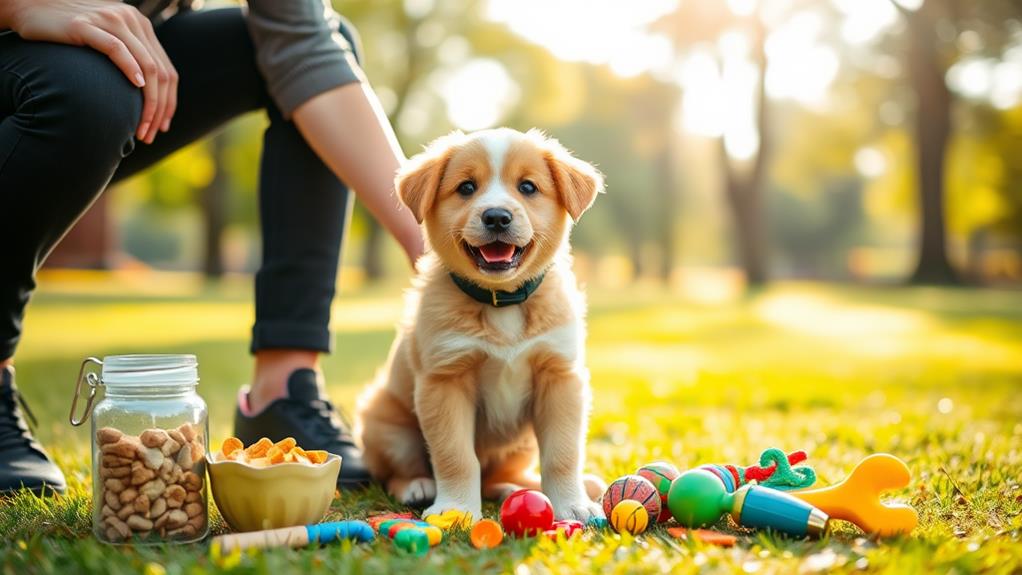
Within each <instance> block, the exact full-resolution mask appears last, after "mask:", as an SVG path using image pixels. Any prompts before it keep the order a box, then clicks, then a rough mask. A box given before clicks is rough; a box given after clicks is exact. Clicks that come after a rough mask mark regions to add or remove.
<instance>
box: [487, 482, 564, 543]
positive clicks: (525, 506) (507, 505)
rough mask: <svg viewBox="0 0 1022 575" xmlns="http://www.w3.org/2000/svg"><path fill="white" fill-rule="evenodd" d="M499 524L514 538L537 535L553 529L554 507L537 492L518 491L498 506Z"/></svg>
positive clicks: (544, 496) (529, 490) (530, 490)
mask: <svg viewBox="0 0 1022 575" xmlns="http://www.w3.org/2000/svg"><path fill="white" fill-rule="evenodd" d="M500 523H501V525H503V526H504V531H506V532H508V533H510V534H511V535H513V536H515V537H529V536H535V535H539V534H541V533H543V532H544V531H547V530H548V529H551V528H552V527H553V524H554V506H553V505H551V503H550V500H549V499H547V496H546V495H543V494H542V493H540V492H539V491H534V490H532V489H520V490H518V491H515V492H514V493H512V494H511V495H508V496H507V499H505V500H504V503H503V504H502V505H501V506H500Z"/></svg>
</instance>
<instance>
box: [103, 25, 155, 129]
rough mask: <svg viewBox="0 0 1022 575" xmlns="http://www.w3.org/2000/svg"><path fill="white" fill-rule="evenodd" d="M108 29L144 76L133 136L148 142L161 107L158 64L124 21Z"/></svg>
mask: <svg viewBox="0 0 1022 575" xmlns="http://www.w3.org/2000/svg"><path fill="white" fill-rule="evenodd" d="M108 31H109V32H110V33H111V34H113V35H115V36H117V37H118V38H119V39H120V40H121V41H122V42H124V45H125V46H127V47H128V50H129V51H130V52H131V55H132V56H134V57H135V61H136V62H138V65H139V67H141V68H142V74H143V75H144V76H145V86H143V87H142V98H143V101H142V116H141V119H139V122H138V129H137V130H136V131H135V138H137V139H138V140H140V141H143V142H146V143H149V142H150V141H151V140H150V139H149V138H148V136H149V134H150V132H152V126H153V121H154V120H155V119H156V117H157V116H156V113H157V112H158V111H159V110H160V108H161V107H162V106H161V102H160V94H161V86H160V66H159V64H158V63H157V62H156V60H155V59H154V58H153V57H152V55H150V54H149V50H148V49H147V48H146V47H145V45H144V44H143V43H142V41H141V40H140V39H139V38H138V36H136V35H135V33H134V32H133V31H132V30H131V29H130V28H129V27H128V25H127V24H126V23H124V22H118V23H114V24H112V25H111V27H110V29H109V30H108Z"/></svg>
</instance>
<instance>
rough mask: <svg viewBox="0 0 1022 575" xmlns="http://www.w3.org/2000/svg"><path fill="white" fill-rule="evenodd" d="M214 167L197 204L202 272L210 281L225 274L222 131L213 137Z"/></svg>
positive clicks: (224, 149)
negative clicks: (201, 231)
mask: <svg viewBox="0 0 1022 575" xmlns="http://www.w3.org/2000/svg"><path fill="white" fill-rule="evenodd" d="M211 145H212V146H213V151H212V155H213V165H214V166H215V167H216V173H215V174H214V175H213V180H212V181H210V182H209V185H208V186H206V187H205V188H204V189H203V190H202V193H201V199H200V204H201V206H202V215H203V220H204V222H203V223H204V224H205V230H206V238H205V245H204V249H203V260H202V272H203V273H204V274H205V275H206V277H207V278H209V279H215V278H219V277H222V276H223V275H224V257H223V243H224V231H225V230H226V229H227V192H228V190H227V185H228V182H227V172H226V170H225V169H224V166H225V165H226V163H227V158H226V157H225V156H226V152H227V146H228V142H227V134H226V133H223V132H221V133H220V134H217V135H216V136H214V137H213V139H212V142H211Z"/></svg>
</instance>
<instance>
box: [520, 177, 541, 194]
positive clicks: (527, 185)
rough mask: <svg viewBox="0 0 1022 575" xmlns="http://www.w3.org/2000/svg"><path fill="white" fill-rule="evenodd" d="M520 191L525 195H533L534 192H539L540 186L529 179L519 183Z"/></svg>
mask: <svg viewBox="0 0 1022 575" xmlns="http://www.w3.org/2000/svg"><path fill="white" fill-rule="evenodd" d="M518 191H519V192H521V193H522V194H523V195H526V196H531V195H532V194H535V193H536V192H538V191H539V188H537V187H536V184H534V183H532V182H530V181H529V180H525V181H523V182H522V183H520V184H518Z"/></svg>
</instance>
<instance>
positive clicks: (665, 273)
mask: <svg viewBox="0 0 1022 575" xmlns="http://www.w3.org/2000/svg"><path fill="white" fill-rule="evenodd" d="M671 149H672V148H671V136H670V134H667V135H666V136H665V137H664V146H663V149H661V151H660V152H659V153H658V155H657V175H658V180H659V184H660V195H661V198H660V242H659V243H660V266H659V268H660V269H659V270H658V272H659V275H660V279H661V280H663V281H665V282H667V281H670V279H671V273H672V272H673V271H674V257H675V246H674V240H675V233H674V232H675V225H674V223H675V221H676V220H677V218H678V217H680V215H679V214H678V213H677V204H678V202H677V195H676V194H677V190H676V189H675V188H676V187H677V181H676V178H675V177H674V162H673V161H672V160H673V157H672V153H671Z"/></svg>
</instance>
